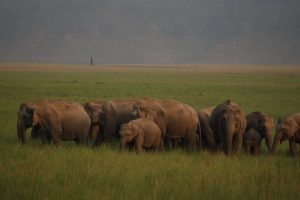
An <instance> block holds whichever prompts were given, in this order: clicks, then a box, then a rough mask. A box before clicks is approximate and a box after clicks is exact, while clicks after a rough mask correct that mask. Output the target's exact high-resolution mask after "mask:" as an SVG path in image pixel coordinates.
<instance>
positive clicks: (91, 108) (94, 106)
mask: <svg viewBox="0 0 300 200" xmlns="http://www.w3.org/2000/svg"><path fill="white" fill-rule="evenodd" d="M104 103H105V101H95V102H87V103H85V104H83V106H84V109H85V111H86V112H87V114H88V115H89V117H90V119H91V127H90V133H89V135H90V138H91V139H92V140H93V142H94V143H95V141H96V139H97V137H98V134H99V133H100V120H101V112H102V106H103V104H104Z"/></svg>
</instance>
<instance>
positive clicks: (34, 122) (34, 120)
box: [32, 110, 40, 127]
mask: <svg viewBox="0 0 300 200" xmlns="http://www.w3.org/2000/svg"><path fill="white" fill-rule="evenodd" d="M38 125H40V117H39V115H38V114H37V113H36V111H35V110H33V117H32V126H33V127H35V126H38Z"/></svg>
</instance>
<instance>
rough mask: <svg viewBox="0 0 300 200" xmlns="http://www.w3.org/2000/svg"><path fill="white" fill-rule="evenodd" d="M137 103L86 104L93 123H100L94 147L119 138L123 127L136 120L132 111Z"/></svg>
mask: <svg viewBox="0 0 300 200" xmlns="http://www.w3.org/2000/svg"><path fill="white" fill-rule="evenodd" d="M135 102H136V100H131V99H128V100H114V101H105V102H100V103H87V104H86V106H85V107H86V110H89V111H88V112H89V113H90V116H92V121H93V122H96V123H99V124H98V127H99V128H98V129H99V130H98V133H97V134H95V135H96V139H95V141H94V144H93V145H94V146H100V145H101V144H102V142H103V141H105V140H113V139H117V138H119V130H120V127H121V125H122V124H124V123H128V122H129V121H131V120H132V119H134V118H133V116H132V115H131V111H132V107H133V104H134V103H135ZM94 131H95V130H93V132H94Z"/></svg>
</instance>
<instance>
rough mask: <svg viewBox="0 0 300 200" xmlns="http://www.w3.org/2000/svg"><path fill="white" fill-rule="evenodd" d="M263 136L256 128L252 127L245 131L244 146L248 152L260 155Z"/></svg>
mask: <svg viewBox="0 0 300 200" xmlns="http://www.w3.org/2000/svg"><path fill="white" fill-rule="evenodd" d="M261 140H262V137H261V135H260V134H259V132H257V130H255V129H254V128H251V129H249V130H247V131H246V132H245V134H244V135H243V148H244V150H245V151H246V152H247V153H250V154H251V155H254V156H256V155H258V153H259V152H260V143H261Z"/></svg>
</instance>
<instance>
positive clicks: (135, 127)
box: [130, 123, 140, 138]
mask: <svg viewBox="0 0 300 200" xmlns="http://www.w3.org/2000/svg"><path fill="white" fill-rule="evenodd" d="M130 128H131V130H132V136H133V138H135V137H137V136H138V134H139V132H140V127H139V126H138V125H137V124H133V123H132V124H130Z"/></svg>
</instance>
